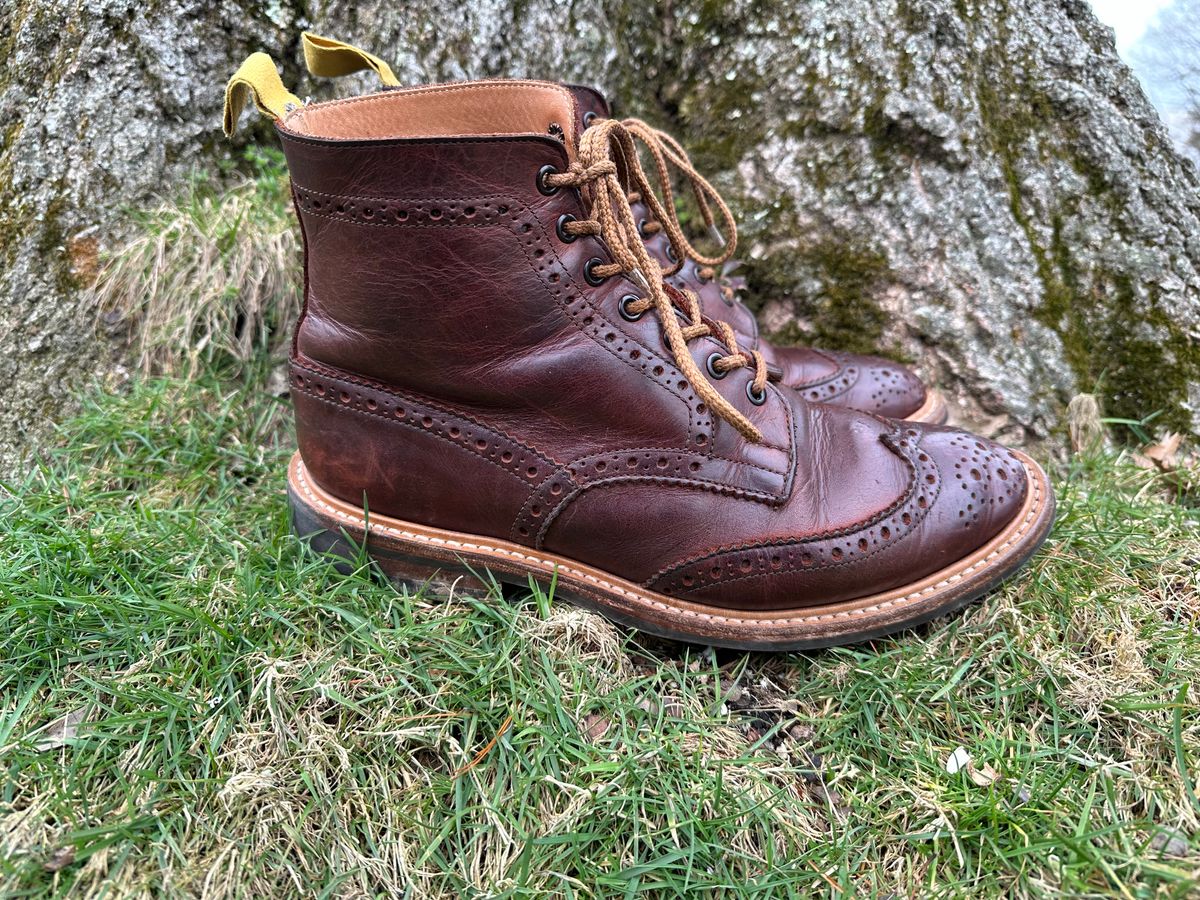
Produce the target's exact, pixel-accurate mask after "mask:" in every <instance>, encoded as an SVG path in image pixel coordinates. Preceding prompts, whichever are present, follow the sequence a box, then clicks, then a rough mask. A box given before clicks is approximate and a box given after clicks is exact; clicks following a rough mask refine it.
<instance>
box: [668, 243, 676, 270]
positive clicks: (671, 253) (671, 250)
mask: <svg viewBox="0 0 1200 900" xmlns="http://www.w3.org/2000/svg"><path fill="white" fill-rule="evenodd" d="M667 259H668V260H670V263H671V265H675V263H677V262H679V257H678V256H676V255H675V248H674V247H672V246H671V245H670V244H669V243H668V244H667Z"/></svg>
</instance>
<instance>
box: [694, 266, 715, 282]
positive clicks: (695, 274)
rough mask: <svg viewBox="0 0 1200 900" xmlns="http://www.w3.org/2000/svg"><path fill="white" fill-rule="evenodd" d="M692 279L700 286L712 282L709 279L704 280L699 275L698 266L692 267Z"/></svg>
mask: <svg viewBox="0 0 1200 900" xmlns="http://www.w3.org/2000/svg"><path fill="white" fill-rule="evenodd" d="M692 277H693V278H695V279H696V281H698V282H699V283H700V284H708V283H709V282H710V281H712V279H711V278H705V277H704V276H703V275H701V274H700V267H699V266H692Z"/></svg>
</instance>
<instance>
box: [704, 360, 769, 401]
mask: <svg viewBox="0 0 1200 900" xmlns="http://www.w3.org/2000/svg"><path fill="white" fill-rule="evenodd" d="M720 358H721V354H720V353H710V354H708V359H707V360H705V361H704V367H705V368H706V369H708V374H709V375H711V376H712V377H713V378H715V379H717V380H718V381H720V380H721V379H722V378H724V377H725V376H726V375H728V374H729V373H728V372H722V371H721V370H720V369H718V368H717V367H716V363H717V360H719V359H720ZM764 399H765V398H764Z"/></svg>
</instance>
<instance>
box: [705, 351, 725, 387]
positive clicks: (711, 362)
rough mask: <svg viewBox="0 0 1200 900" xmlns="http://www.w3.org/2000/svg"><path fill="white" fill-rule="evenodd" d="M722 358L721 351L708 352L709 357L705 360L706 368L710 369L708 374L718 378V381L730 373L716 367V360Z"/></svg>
mask: <svg viewBox="0 0 1200 900" xmlns="http://www.w3.org/2000/svg"><path fill="white" fill-rule="evenodd" d="M720 358H721V354H720V353H710V354H708V359H707V360H705V362H704V367H705V368H706V369H708V374H709V375H711V376H712V377H713V378H716V379H717V380H718V381H720V380H721V379H722V378H724V377H725V376H726V375H728V374H729V373H728V372H722V371H721V370H720V369H718V368H717V367H716V362H717V360H719V359H720Z"/></svg>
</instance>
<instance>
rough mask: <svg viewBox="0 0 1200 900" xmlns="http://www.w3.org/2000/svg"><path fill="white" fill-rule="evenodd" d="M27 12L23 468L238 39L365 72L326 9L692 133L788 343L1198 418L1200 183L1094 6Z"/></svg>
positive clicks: (988, 387)
mask: <svg viewBox="0 0 1200 900" xmlns="http://www.w3.org/2000/svg"><path fill="white" fill-rule="evenodd" d="M263 9H265V10H266V11H262V10H263ZM301 9H304V10H305V12H303V13H302V12H301V11H300V10H301ZM255 10H258V11H255ZM303 15H307V16H309V17H310V18H308V19H304V18H303V17H302V16H303ZM10 16H11V20H10V21H8V22H6V23H0V56H2V57H3V58H4V59H5V60H6V64H5V66H4V68H3V70H2V71H0V134H2V135H3V141H4V143H3V153H2V155H0V198H2V199H0V261H2V263H3V267H4V270H3V274H2V275H0V378H3V380H4V383H5V403H4V404H3V405H0V442H7V445H8V451H9V454H10V455H9V459H10V460H11V459H12V456H11V451H12V449H13V447H14V446H15V445H16V443H17V442H18V441H20V440H21V435H22V434H23V432H24V431H25V430H27V429H31V428H32V433H33V434H40V433H41V432H42V430H43V427H44V422H45V421H46V420H47V419H48V418H52V417H54V416H56V415H58V414H59V413H60V412H61V410H62V409H63V406H62V404H63V400H64V398H65V396H66V395H67V394H68V393H69V390H70V388H71V387H72V386H73V385H75V384H77V383H78V382H79V381H80V379H81V378H83V377H85V376H87V375H88V374H89V373H94V372H95V371H96V370H97V362H98V360H108V359H111V358H112V353H113V348H112V347H110V346H107V345H106V344H105V340H104V339H102V338H99V337H98V336H97V333H96V330H95V328H94V326H93V319H94V314H93V313H92V312H91V311H90V310H88V309H86V308H83V307H81V305H80V301H79V299H78V296H79V295H78V293H77V292H76V291H75V290H74V288H73V284H74V283H75V281H76V280H77V276H76V275H73V274H72V266H74V267H75V268H76V269H80V268H82V269H86V268H87V267H88V266H89V265H91V254H92V252H93V242H92V241H91V239H90V233H89V232H88V231H87V229H89V228H91V227H92V226H97V225H98V226H100V228H99V232H98V234H99V236H101V237H103V236H104V235H106V234H110V233H113V232H114V229H116V228H118V227H119V223H120V222H121V220H122V215H123V213H122V210H124V209H127V208H128V206H129V205H131V204H132V205H136V204H138V203H139V202H143V201H145V200H147V199H148V198H149V197H150V196H151V195H152V194H156V193H157V194H161V193H164V192H165V193H170V191H171V190H172V186H173V185H174V184H176V183H177V182H176V179H177V178H178V176H179V175H180V174H182V173H184V172H186V171H188V170H190V169H191V168H193V167H195V166H197V165H199V166H204V165H206V163H208V162H209V161H211V160H212V159H213V158H214V157H215V156H216V155H217V154H223V153H226V152H228V151H227V149H226V148H225V147H224V146H223V145H222V144H221V143H220V141H219V140H218V135H217V131H216V128H217V123H218V121H219V118H220V102H221V100H220V87H221V85H222V83H223V81H224V79H225V78H226V77H227V76H228V74H229V73H230V72H231V71H232V69H233V67H234V66H235V65H236V63H237V62H238V61H240V59H241V57H242V56H244V55H245V53H246V52H248V51H249V50H250V49H255V48H260V47H262V48H265V49H269V50H272V51H273V55H275V56H276V58H277V59H279V60H280V61H281V62H282V63H284V64H285V67H286V77H287V78H288V79H289V80H290V81H291V82H293V83H297V84H298V85H299V90H298V93H302V94H312V95H314V96H318V97H320V96H324V95H325V94H327V93H329V92H331V91H332V90H334V89H337V90H343V91H344V90H350V89H353V88H354V87H355V86H362V85H365V84H366V82H365V81H358V82H352V83H350V84H342V85H337V86H333V87H331V86H329V85H313V84H308V83H307V82H306V81H304V80H303V79H300V78H299V76H298V73H297V70H296V65H297V62H298V54H297V52H296V37H297V34H298V30H299V28H301V27H305V26H311V27H313V28H315V29H316V30H318V31H324V32H327V33H331V34H333V35H336V36H339V37H344V38H345V39H348V40H352V41H355V42H359V43H363V44H365V45H367V46H370V47H371V48H372V49H374V50H376V51H377V52H379V53H381V54H382V55H385V56H387V57H388V58H390V59H391V60H393V61H394V68H395V69H396V72H397V74H398V75H399V76H400V77H401V79H402V80H407V81H421V80H429V79H451V78H464V77H476V76H495V75H507V74H512V75H531V76H540V77H555V78H562V79H567V80H575V81H585V82H591V83H595V84H597V85H599V86H600V87H602V88H604V89H605V90H606V91H608V92H609V93H610V94H612V95H613V96H615V97H617V98H619V101H620V109H621V111H622V112H624V113H629V114H637V115H642V116H644V117H646V118H649V119H652V120H654V121H655V122H657V123H659V124H662V125H664V126H666V127H667V128H668V129H670V130H672V131H674V132H675V133H676V134H678V135H679V136H680V137H681V138H682V139H683V140H684V141H685V143H686V144H687V145H688V146H689V147H690V148H692V149H693V151H694V153H693V156H694V159H696V161H697V162H698V163H699V164H700V165H701V167H702V169H703V170H705V171H707V172H709V173H710V174H712V175H713V176H714V178H715V180H716V181H717V183H718V184H719V185H720V186H721V187H722V188H723V189H724V190H725V191H726V192H727V193H728V194H729V196H730V197H731V199H733V200H734V201H735V203H736V205H737V206H738V208H739V209H740V210H741V212H742V213H743V216H742V221H743V222H744V225H743V232H742V240H743V250H742V253H741V255H742V257H743V258H744V259H746V260H747V262H748V275H749V284H750V295H751V298H752V300H753V301H754V302H757V303H760V304H764V311H763V314H764V318H765V321H766V324H767V325H768V327H769V328H773V329H775V330H778V331H780V332H781V333H782V334H783V335H784V336H785V337H791V338H793V339H798V338H801V337H804V338H811V339H813V340H817V341H821V342H824V343H826V344H830V345H841V346H847V347H855V348H863V347H872V346H882V347H884V348H885V349H889V350H891V351H892V352H896V353H900V354H902V355H904V356H907V357H908V358H910V359H912V360H914V361H916V362H917V363H918V364H919V365H920V366H921V367H922V368H923V369H924V370H925V371H926V372H927V373H929V374H931V375H933V376H935V377H936V378H937V379H938V380H939V381H940V382H941V383H942V384H943V385H944V386H946V387H948V388H950V389H951V390H952V391H953V393H955V394H956V395H957V396H958V397H959V398H960V399H962V400H964V401H965V402H967V403H968V405H970V406H973V407H974V408H976V409H977V410H978V411H981V412H985V413H1001V412H1003V413H1007V414H1008V415H1009V416H1010V419H1011V421H1012V422H1013V423H1014V424H1015V425H1018V426H1022V427H1024V428H1026V429H1029V430H1031V431H1034V432H1042V433H1044V432H1046V431H1048V430H1051V429H1053V428H1054V427H1055V425H1056V424H1057V422H1058V419H1059V416H1060V415H1061V411H1062V408H1063V404H1064V402H1065V400H1066V399H1067V398H1068V397H1069V396H1070V394H1071V393H1072V392H1073V391H1075V390H1077V389H1084V390H1091V389H1093V388H1097V387H1098V390H1099V391H1100V393H1101V394H1102V395H1103V396H1104V397H1105V399H1106V406H1107V410H1106V411H1107V412H1108V413H1109V414H1110V415H1119V416H1126V417H1131V418H1138V417H1141V416H1144V415H1147V414H1149V413H1151V412H1155V411H1159V410H1161V411H1162V413H1163V414H1162V416H1161V418H1160V420H1159V421H1160V422H1162V423H1163V424H1165V425H1169V426H1171V427H1175V428H1180V429H1184V430H1188V431H1191V432H1200V345H1198V344H1197V341H1198V340H1200V178H1198V176H1197V173H1196V170H1195V168H1194V167H1192V166H1191V164H1190V163H1185V162H1182V161H1181V160H1180V159H1179V158H1178V156H1177V155H1176V154H1175V152H1174V151H1173V149H1172V147H1171V144H1170V141H1169V140H1168V138H1167V136H1166V134H1165V132H1164V130H1163V127H1162V125H1161V123H1160V122H1159V119H1158V117H1157V115H1156V114H1155V112H1154V110H1153V109H1152V108H1151V106H1150V105H1149V103H1148V102H1147V100H1146V98H1145V96H1144V95H1143V93H1142V91H1141V89H1140V87H1139V85H1138V84H1137V82H1136V80H1135V79H1134V77H1133V76H1132V74H1131V73H1130V72H1129V70H1128V69H1127V68H1126V67H1125V66H1124V65H1123V64H1122V63H1121V62H1120V61H1119V59H1118V58H1117V56H1116V53H1115V50H1114V48H1113V41H1112V36H1111V33H1110V32H1109V31H1108V30H1107V29H1105V28H1104V27H1102V26H1100V25H1099V24H1098V23H1097V22H1096V20H1095V18H1094V17H1093V15H1092V13H1091V11H1090V9H1089V7H1088V5H1087V3H1085V2H1083V0H1057V2H1055V0H873V2H872V0H813V2H811V3H807V4H805V5H804V7H803V9H802V11H801V12H799V13H798V12H797V11H796V9H795V8H794V5H793V4H786V3H774V2H767V0H759V2H745V0H743V2H732V3H724V4H713V3H701V2H680V3H674V4H670V5H668V6H664V5H662V4H642V3H627V2H620V3H617V2H609V3H602V2H597V0H581V2H576V3H573V4H570V5H568V6H564V5H562V4H559V3H551V2H548V0H532V2H522V3H499V2H494V3H482V4H481V3H478V2H472V3H462V4H459V3H454V2H447V3H442V4H439V5H438V7H437V8H436V9H435V8H430V9H429V10H427V11H420V10H414V9H413V8H411V6H406V5H396V4H388V3H361V2H360V3H351V2H328V3H324V4H322V3H316V4H308V5H304V4H299V3H296V4H288V3H276V4H269V5H267V6H265V7H264V8H262V9H260V8H258V7H256V6H255V5H253V4H250V3H248V2H247V3H238V2H232V0H225V2H218V3H200V2H187V0H164V2H158V3H149V4H147V3H136V2H132V0H94V2H90V3H83V2H78V3H75V4H74V5H73V6H72V5H65V4H63V3H61V2H55V0H17V2H16V5H15V11H14V12H13V13H11V14H10ZM253 133H254V132H252V134H253ZM257 134H258V135H260V136H265V135H266V131H265V130H264V129H262V128H261V127H260V128H259V129H258V130H257ZM80 233H83V235H84V236H83V237H82V238H80V237H79V235H80Z"/></svg>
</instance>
